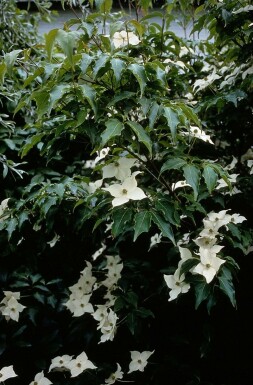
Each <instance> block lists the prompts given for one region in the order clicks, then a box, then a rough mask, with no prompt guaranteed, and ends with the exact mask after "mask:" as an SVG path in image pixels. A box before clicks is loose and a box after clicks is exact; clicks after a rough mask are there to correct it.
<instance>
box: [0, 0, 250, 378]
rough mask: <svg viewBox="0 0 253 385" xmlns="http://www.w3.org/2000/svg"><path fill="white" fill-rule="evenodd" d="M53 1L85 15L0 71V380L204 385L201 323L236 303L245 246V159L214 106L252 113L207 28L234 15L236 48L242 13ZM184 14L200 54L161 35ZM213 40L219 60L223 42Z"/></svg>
mask: <svg viewBox="0 0 253 385" xmlns="http://www.w3.org/2000/svg"><path fill="white" fill-rule="evenodd" d="M65 3H66V4H65ZM67 3H68V5H69V6H70V8H71V9H72V10H73V14H74V15H75V14H76V11H75V8H74V7H76V6H77V5H78V4H79V5H80V6H81V9H82V10H83V14H82V17H79V16H78V18H75V19H71V20H69V21H68V22H66V23H65V25H64V28H63V29H52V30H51V31H50V32H48V33H47V34H45V35H44V37H43V39H41V41H38V43H37V44H32V45H31V46H29V47H26V48H24V49H23V47H22V49H15V50H14V51H13V50H12V51H10V52H8V53H7V52H4V54H3V57H2V59H1V62H0V80H1V83H2V88H3V91H2V96H3V106H4V109H5V110H4V113H5V115H4V114H3V115H0V118H1V119H2V121H1V135H2V136H1V143H2V144H1V145H2V152H3V154H2V155H0V162H1V164H2V165H3V183H2V185H4V186H5V187H4V189H3V192H1V205H0V241H1V248H2V250H3V256H2V257H1V258H2V272H1V284H2V294H1V295H2V296H1V298H0V315H1V319H0V322H1V325H2V330H3V332H1V333H2V334H1V339H0V341H2V342H1V343H2V344H1V345H0V346H1V348H0V354H1V356H0V359H1V357H3V362H2V367H3V369H2V370H1V371H0V382H3V381H5V380H7V379H9V378H11V377H15V378H13V380H10V382H11V381H12V382H13V384H14V383H15V381H20V383H30V384H41V385H43V384H51V383H53V384H56V385H57V384H62V383H64V384H65V383H66V384H67V385H69V384H74V385H79V384H83V383H85V384H87V385H89V384H92V385H102V384H113V383H116V382H118V383H120V382H124V381H126V382H135V383H136V384H150V385H161V384H164V375H166V378H167V377H169V379H168V380H166V382H167V383H168V384H173V385H175V384H180V385H182V384H185V385H190V384H192V385H195V384H196V385H197V384H200V383H201V384H204V383H207V382H205V381H206V372H205V368H204V364H202V362H203V361H202V358H203V357H205V356H206V355H207V350H208V348H207V345H208V344H209V342H210V341H209V340H210V339H209V334H208V336H207V337H206V335H207V333H206V332H205V330H206V329H205V327H204V326H203V325H202V320H203V318H202V317H209V315H210V314H212V312H213V311H214V309H215V307H219V304H220V303H221V304H224V303H225V304H226V305H224V306H227V305H228V304H229V302H230V304H229V305H230V306H231V308H232V306H233V307H235V308H236V292H235V287H234V284H235V282H236V278H237V274H238V272H239V268H240V261H241V258H243V257H246V256H247V255H248V254H249V252H250V251H251V244H252V243H251V242H252V236H251V234H252V231H251V225H250V218H249V216H248V215H247V214H248V213H247V209H246V210H245V209H244V208H243V207H242V205H238V204H236V203H235V197H236V196H238V194H246V195H245V196H246V198H245V199H247V189H246V190H245V191H244V187H245V186H246V185H247V186H249V185H250V183H252V182H250V181H251V179H252V158H253V157H252V153H251V151H250V148H248V149H247V151H246V149H243V153H242V154H241V157H239V156H238V155H237V156H235V154H233V151H232V152H231V153H230V152H229V150H228V149H226V147H229V146H230V145H231V146H234V147H235V148H237V149H238V148H239V147H240V145H237V144H236V143H237V141H235V143H232V140H231V144H230V143H227V142H226V141H225V138H224V134H223V133H222V132H221V131H222V128H223V126H225V127H226V132H228V133H230V127H228V126H229V125H230V123H231V122H230V118H231V117H230V116H229V117H227V116H226V117H225V116H223V115H222V116H218V117H217V119H216V116H217V114H216V111H215V113H214V112H213V108H214V107H215V108H217V109H218V112H219V113H221V108H222V107H224V108H225V107H227V106H226V103H225V102H224V100H225V101H226V102H227V103H232V104H233V107H236V106H237V104H239V102H240V101H241V100H244V104H243V106H242V107H241V108H245V111H246V112H245V114H246V113H247V114H249V112H248V110H250V111H251V107H250V103H249V102H248V101H249V100H248V99H247V98H250V95H251V94H250V92H251V93H252V89H251V88H250V84H251V83H250V81H252V73H253V72H252V71H251V65H252V63H251V62H252V57H251V56H250V55H248V57H247V60H246V64H241V65H240V66H239V69H238V67H236V65H235V64H234V63H233V62H232V61H230V62H229V55H226V58H225V59H224V63H222V62H221V57H220V55H221V54H220V49H218V47H219V45H220V44H221V43H220V39H222V38H221V37H220V35H219V34H218V30H219V22H220V23H221V24H222V20H223V22H225V23H228V24H229V23H230V20H232V19H233V20H234V22H238V23H239V16H241V14H243V15H246V17H245V18H244V24H243V32H242V33H245V37H244V39H242V41H241V42H239V43H238V44H244V43H245V41H246V40H247V39H248V37H249V36H252V32H251V28H252V26H251V24H250V23H249V20H248V18H249V17H248V16H250V15H251V12H252V8H251V6H250V5H249V4H248V2H247V1H246V0H242V2H240V4H239V3H237V2H232V3H233V4H232V5H231V4H228V3H229V2H228V1H225V0H224V1H223V2H220V1H206V2H204V4H202V5H200V4H199V7H197V5H196V4H195V3H194V2H193V1H190V2H186V1H183V0H180V1H170V2H168V3H166V4H164V6H162V7H160V8H161V9H159V10H155V11H151V12H149V8H150V5H151V4H149V2H146V1H144V0H142V1H137V2H132V1H129V4H128V5H129V7H130V11H131V13H130V16H129V15H126V14H125V13H124V12H123V10H121V11H119V12H112V1H109V0H102V1H101V0H99V1H95V4H93V2H90V3H89V8H88V7H86V6H85V4H84V1H79V2H77V1H68V2H65V1H62V4H63V5H64V4H65V5H67ZM241 3H243V4H241ZM92 6H95V9H93V10H91V7H92ZM187 10H188V11H189V14H190V13H191V12H193V16H194V20H195V21H196V23H195V25H194V28H193V29H194V31H195V32H196V31H197V30H199V31H200V30H201V29H202V28H204V27H205V28H208V29H209V31H210V37H212V38H213V39H214V43H213V46H214V47H213V48H212V46H211V45H210V43H209V42H208V41H206V42H204V41H197V40H187V38H179V37H178V36H176V35H175V34H174V33H173V32H171V31H170V23H171V22H172V20H174V19H176V16H175V15H177V14H178V11H180V12H181V13H180V15H181V19H180V20H179V21H178V22H179V23H181V24H182V17H184V23H185V24H183V25H184V27H185V28H186V27H187V23H188V21H187V20H188V19H187V12H188V11H187ZM132 11H134V12H132ZM186 11H187V12H186ZM228 13H229V15H228ZM220 15H221V16H220ZM219 17H221V18H222V19H221V20H220V19H219ZM156 18H158V19H159V20H160V22H159V23H157V21H156ZM215 23H216V24H215ZM240 23H241V21H240ZM214 25H215V28H216V29H217V30H216V29H214ZM233 25H234V24H233ZM73 26H75V27H76V28H72V27H73ZM198 28H199V29H198ZM185 31H186V29H185ZM245 31H248V32H247V33H246V32H245ZM226 32H227V30H226ZM228 35H229V32H228ZM223 39H224V40H223V43H224V44H223V43H222V44H221V45H222V46H223V47H222V49H223V52H225V53H229V54H230V60H231V57H235V55H236V54H237V55H238V52H237V51H236V46H237V45H238V44H236V43H234V42H233V39H232V40H231V39H229V37H227V40H226V39H225V38H224V37H223ZM245 44H246V43H245ZM248 44H249V43H248ZM238 60H239V59H238ZM241 79H242V80H243V82H245V84H244V83H243V85H244V86H245V89H246V88H247V92H248V94H247V96H246V90H237V89H234V87H236V85H237V84H238V82H239V80H241ZM231 89H232V91H231ZM213 90H217V93H218V92H220V93H221V95H219V94H218V96H215V97H214V96H213V94H212V93H211V96H210V94H209V92H213ZM215 98H216V99H215ZM245 100H246V102H245ZM246 105H247V107H246ZM6 111H8V115H6ZM250 114H252V111H251V112H250ZM247 116H249V115H247ZM250 116H251V115H250ZM7 119H9V120H7ZM231 119H232V118H231ZM245 119H246V118H245ZM228 122H229V124H228ZM244 123H245V125H244V126H243V127H242V129H241V131H243V130H244V129H245V127H249V126H250V125H252V121H250V119H249V118H248V119H246V120H245V122H244ZM227 124H228V125H227ZM228 140H229V139H228ZM247 145H248V144H247ZM224 149H225V150H224ZM223 150H224V154H223ZM239 158H240V159H239ZM10 159H12V160H10ZM240 168H241V169H242V172H243V173H244V174H241V173H240ZM245 170H246V171H247V173H246V176H244V177H242V176H241V175H245ZM251 204H252V203H251ZM246 223H247V224H246ZM177 309H180V310H177ZM179 311H180V313H177V312H179ZM201 312H203V313H204V314H205V315H204V316H203V315H202V313H201ZM178 314H179V316H178ZM196 319H197V321H196ZM206 319H207V318H205V321H204V322H203V324H206V323H207V321H206ZM208 319H209V318H208ZM186 320H187V321H186ZM196 325H198V330H197V331H196V335H200V334H201V335H202V333H203V340H201V341H200V340H198V338H196V335H195V333H194V332H193V330H195V328H196ZM219 325H220V323H219ZM188 328H189V330H188ZM210 329H211V328H210ZM187 330H188V332H187ZM200 330H201V331H200ZM208 330H209V329H208ZM207 341H208V343H207ZM186 345H187V347H186ZM189 346H191V347H192V351H191V353H189V350H187V349H189ZM182 351H183V352H186V353H187V354H186V355H187V356H188V361H187V359H186V358H185V357H183V355H182ZM189 357H190V358H189ZM10 365H11V366H10ZM186 369H187V370H186ZM1 374H2V378H4V380H1ZM210 376H211V375H210ZM16 377H17V378H16ZM208 381H209V383H210V384H211V383H212V384H217V385H218V384H219V385H220V383H219V382H215V381H216V379H215V377H210V378H209V379H208ZM212 381H213V382H212ZM225 381H226V380H224V383H225ZM16 383H18V382H16ZM233 385H234V384H233ZM235 385H237V384H236V383H235Z"/></svg>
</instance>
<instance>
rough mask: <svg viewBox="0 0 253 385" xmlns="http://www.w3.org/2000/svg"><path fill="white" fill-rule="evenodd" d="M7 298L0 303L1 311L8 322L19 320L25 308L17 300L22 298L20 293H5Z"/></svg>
mask: <svg viewBox="0 0 253 385" xmlns="http://www.w3.org/2000/svg"><path fill="white" fill-rule="evenodd" d="M4 294H5V295H6V297H5V298H4V299H3V300H2V301H1V303H0V311H1V313H2V315H3V316H5V318H6V320H9V319H12V320H13V321H16V322H17V321H18V320H19V313H21V312H22V311H23V310H24V308H25V306H23V305H21V304H20V303H19V302H18V301H17V299H19V297H20V293H12V292H11V291H6V292H4Z"/></svg>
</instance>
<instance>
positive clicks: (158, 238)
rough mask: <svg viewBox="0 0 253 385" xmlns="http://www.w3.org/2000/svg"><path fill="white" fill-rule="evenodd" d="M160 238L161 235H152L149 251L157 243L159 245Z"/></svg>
mask: <svg viewBox="0 0 253 385" xmlns="http://www.w3.org/2000/svg"><path fill="white" fill-rule="evenodd" d="M162 236H163V235H162V233H160V234H158V233H156V234H154V235H153V236H152V237H151V238H150V246H149V250H150V249H151V248H152V247H153V246H155V245H157V244H158V243H161V240H162Z"/></svg>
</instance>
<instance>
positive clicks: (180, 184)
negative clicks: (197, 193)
mask: <svg viewBox="0 0 253 385" xmlns="http://www.w3.org/2000/svg"><path fill="white" fill-rule="evenodd" d="M186 186H190V185H189V184H188V183H186V180H179V181H178V182H176V183H172V185H171V189H172V191H174V190H176V189H177V188H182V187H186Z"/></svg>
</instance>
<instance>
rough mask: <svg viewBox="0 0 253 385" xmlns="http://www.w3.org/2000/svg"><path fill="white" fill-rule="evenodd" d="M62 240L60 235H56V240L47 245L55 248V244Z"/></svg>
mask: <svg viewBox="0 0 253 385" xmlns="http://www.w3.org/2000/svg"><path fill="white" fill-rule="evenodd" d="M60 238H61V237H60V235H58V234H55V236H54V238H53V239H51V241H49V242H47V244H48V245H49V246H50V247H54V246H55V244H56V243H57V242H58V241H59V239H60Z"/></svg>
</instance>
